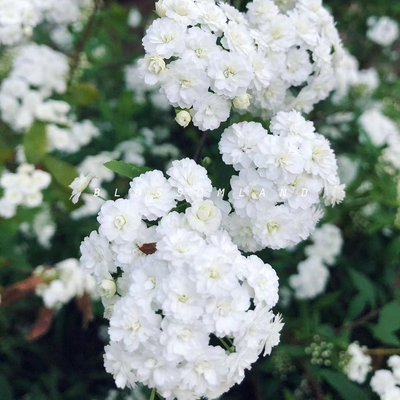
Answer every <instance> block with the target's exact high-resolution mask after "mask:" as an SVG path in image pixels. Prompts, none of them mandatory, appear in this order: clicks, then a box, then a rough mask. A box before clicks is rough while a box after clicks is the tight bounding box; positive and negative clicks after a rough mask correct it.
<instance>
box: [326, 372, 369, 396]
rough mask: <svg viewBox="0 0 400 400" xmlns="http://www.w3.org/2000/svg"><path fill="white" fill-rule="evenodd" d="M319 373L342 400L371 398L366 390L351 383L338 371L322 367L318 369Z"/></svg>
mask: <svg viewBox="0 0 400 400" xmlns="http://www.w3.org/2000/svg"><path fill="white" fill-rule="evenodd" d="M320 375H321V377H322V378H323V379H325V381H326V382H327V383H328V384H329V385H330V386H331V387H332V388H333V389H335V390H336V391H337V392H338V393H339V394H340V396H341V398H342V399H344V400H355V399H363V400H368V399H371V397H370V395H369V393H368V392H366V391H365V390H363V389H361V388H360V387H358V386H357V385H355V384H354V383H352V382H351V381H350V380H349V379H348V378H347V377H346V376H345V375H343V374H342V373H340V372H336V371H332V370H328V369H323V370H321V371H320Z"/></svg>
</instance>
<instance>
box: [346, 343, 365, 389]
mask: <svg viewBox="0 0 400 400" xmlns="http://www.w3.org/2000/svg"><path fill="white" fill-rule="evenodd" d="M366 350H367V348H366V347H360V346H359V345H358V343H351V344H350V345H349V347H348V348H347V353H348V354H349V356H350V361H349V362H348V364H347V365H346V367H345V369H344V372H345V373H346V375H347V377H348V378H349V379H350V380H352V381H354V382H357V383H359V384H362V383H364V382H365V379H366V378H367V374H368V372H369V371H370V369H371V361H372V359H371V357H370V356H368V355H367V354H366Z"/></svg>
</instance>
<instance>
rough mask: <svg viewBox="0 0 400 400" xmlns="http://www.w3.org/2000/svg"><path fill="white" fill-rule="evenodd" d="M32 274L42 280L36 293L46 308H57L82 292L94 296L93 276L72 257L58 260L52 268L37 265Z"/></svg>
mask: <svg viewBox="0 0 400 400" xmlns="http://www.w3.org/2000/svg"><path fill="white" fill-rule="evenodd" d="M34 274H35V276H37V277H39V278H40V279H41V280H42V283H41V284H39V285H38V286H37V288H36V294H37V295H38V296H40V297H41V298H42V299H43V303H44V305H45V307H46V308H51V309H59V308H60V307H61V306H62V305H64V304H66V303H68V302H69V301H71V300H72V299H73V298H79V297H82V296H83V295H84V294H88V295H90V296H91V297H93V296H95V292H96V284H95V280H94V278H93V277H92V276H90V275H87V274H85V273H83V272H82V269H81V268H80V265H79V261H78V260H76V259H74V258H69V259H67V260H64V261H62V262H59V263H58V264H56V265H55V266H54V267H52V268H46V267H43V266H40V267H37V268H36V269H35V271H34Z"/></svg>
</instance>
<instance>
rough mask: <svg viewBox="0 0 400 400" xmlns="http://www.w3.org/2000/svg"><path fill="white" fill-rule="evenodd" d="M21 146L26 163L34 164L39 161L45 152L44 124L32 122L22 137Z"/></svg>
mask: <svg viewBox="0 0 400 400" xmlns="http://www.w3.org/2000/svg"><path fill="white" fill-rule="evenodd" d="M23 145H24V150H25V156H26V160H27V161H28V163H30V164H36V163H38V162H39V161H41V160H42V158H43V157H44V155H45V154H46V150H47V137H46V124H45V123H44V122H38V121H37V122H34V124H33V125H32V126H31V128H30V129H29V131H28V132H27V133H26V134H25V136H24V141H23Z"/></svg>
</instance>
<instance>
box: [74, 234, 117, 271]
mask: <svg viewBox="0 0 400 400" xmlns="http://www.w3.org/2000/svg"><path fill="white" fill-rule="evenodd" d="M80 252H81V254H82V256H81V259H80V263H81V267H82V268H83V269H84V271H85V272H86V273H90V274H93V275H94V276H96V277H107V276H110V275H109V274H110V273H111V272H116V270H117V268H116V266H115V265H114V262H113V257H112V253H111V250H110V244H109V242H108V240H107V239H106V238H105V237H102V236H100V235H99V234H98V233H97V232H96V231H93V232H92V233H91V234H90V235H89V236H88V237H86V238H85V239H84V240H83V241H82V243H81V246H80Z"/></svg>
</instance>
